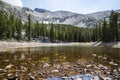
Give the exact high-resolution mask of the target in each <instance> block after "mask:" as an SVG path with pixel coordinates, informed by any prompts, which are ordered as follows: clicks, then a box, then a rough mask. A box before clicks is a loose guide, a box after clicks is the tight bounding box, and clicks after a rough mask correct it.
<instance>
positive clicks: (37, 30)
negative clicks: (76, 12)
mask: <svg viewBox="0 0 120 80" xmlns="http://www.w3.org/2000/svg"><path fill="white" fill-rule="evenodd" d="M119 21H120V17H119V14H118V13H116V12H114V11H112V12H111V15H110V20H109V22H108V21H106V20H104V21H101V22H99V23H98V24H96V27H95V28H79V27H75V26H71V25H63V24H53V23H50V24H44V23H43V22H42V23H39V22H38V21H36V22H35V23H32V20H31V16H30V15H29V16H28V22H22V20H21V19H20V18H19V19H18V18H15V17H14V15H8V14H7V13H6V12H5V11H0V40H12V39H13V40H27V41H31V40H34V39H35V38H39V37H42V40H43V41H44V40H46V39H48V40H50V41H51V42H61V41H63V42H90V41H103V42H110V41H119V40H120V36H119V34H120V23H119Z"/></svg>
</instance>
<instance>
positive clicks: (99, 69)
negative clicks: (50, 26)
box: [0, 46, 120, 80]
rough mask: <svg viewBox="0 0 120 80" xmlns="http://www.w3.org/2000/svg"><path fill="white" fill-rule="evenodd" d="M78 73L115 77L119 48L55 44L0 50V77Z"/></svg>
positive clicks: (34, 79) (119, 71)
mask: <svg viewBox="0 0 120 80" xmlns="http://www.w3.org/2000/svg"><path fill="white" fill-rule="evenodd" d="M79 74H82V75H84V74H91V75H98V76H99V77H101V80H102V78H105V77H110V78H111V80H119V79H120V49H119V48H110V47H86V46H58V47H38V48H20V49H11V50H9V51H1V52H0V80H9V79H10V78H11V79H12V78H13V80H14V78H19V79H18V80H44V79H47V78H49V77H51V76H54V77H63V78H65V77H69V76H73V75H79ZM11 79H10V80H11ZM51 80H52V79H51Z"/></svg>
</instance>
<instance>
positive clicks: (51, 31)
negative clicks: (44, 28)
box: [50, 23, 54, 42]
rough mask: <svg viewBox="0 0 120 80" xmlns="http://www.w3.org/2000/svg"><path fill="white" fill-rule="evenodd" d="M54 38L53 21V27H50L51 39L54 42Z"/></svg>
mask: <svg viewBox="0 0 120 80" xmlns="http://www.w3.org/2000/svg"><path fill="white" fill-rule="evenodd" d="M53 40H54V28H53V23H51V28H50V41H51V42H53Z"/></svg>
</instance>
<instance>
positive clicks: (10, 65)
mask: <svg viewBox="0 0 120 80" xmlns="http://www.w3.org/2000/svg"><path fill="white" fill-rule="evenodd" d="M13 66H14V65H12V64H9V65H7V66H6V67H5V69H10V68H12V67H13Z"/></svg>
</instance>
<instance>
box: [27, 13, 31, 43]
mask: <svg viewBox="0 0 120 80" xmlns="http://www.w3.org/2000/svg"><path fill="white" fill-rule="evenodd" d="M31 39H32V26H31V15H30V14H29V16H28V40H29V41H31Z"/></svg>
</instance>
